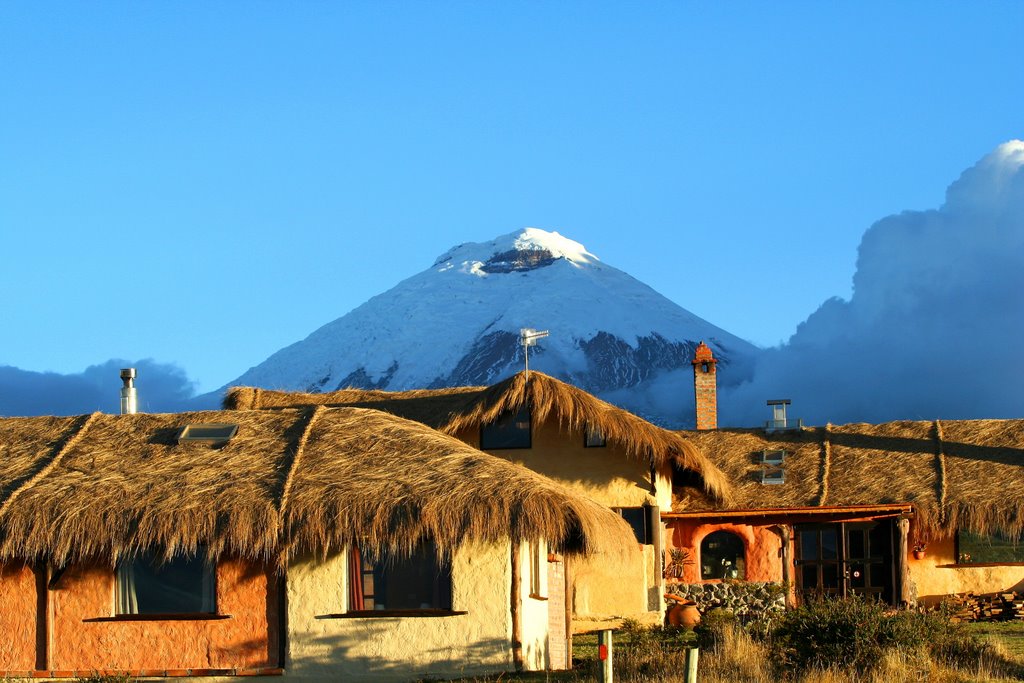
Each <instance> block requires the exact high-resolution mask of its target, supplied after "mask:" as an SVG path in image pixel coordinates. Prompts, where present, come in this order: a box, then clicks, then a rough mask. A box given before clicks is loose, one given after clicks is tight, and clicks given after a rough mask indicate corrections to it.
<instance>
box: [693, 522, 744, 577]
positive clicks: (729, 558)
mask: <svg viewBox="0 0 1024 683" xmlns="http://www.w3.org/2000/svg"><path fill="white" fill-rule="evenodd" d="M746 576H747V557H746V551H745V550H744V548H743V539H742V538H740V537H739V536H737V535H736V534H733V533H730V532H728V531H715V532H712V533H710V534H708V535H707V536H705V537H704V540H703V541H701V543H700V578H702V579H745V578H746Z"/></svg>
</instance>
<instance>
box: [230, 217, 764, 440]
mask: <svg viewBox="0 0 1024 683" xmlns="http://www.w3.org/2000/svg"><path fill="white" fill-rule="evenodd" d="M523 327H532V328H535V329H540V330H550V333H551V334H550V337H548V338H546V339H541V340H540V341H539V342H538V344H537V346H536V347H534V348H533V349H531V351H530V366H531V367H532V368H535V369H537V370H541V371H543V372H546V373H548V374H551V375H554V376H556V377H560V378H563V379H565V380H567V381H569V382H572V383H573V384H576V385H577V386H580V387H583V388H585V389H587V390H588V391H591V392H594V393H597V394H599V395H601V394H610V395H613V396H612V397H613V398H614V400H615V402H616V403H619V404H620V405H624V406H625V407H627V408H630V404H631V403H634V402H635V403H636V405H637V408H638V409H639V412H642V413H646V414H647V415H648V417H651V418H653V419H655V420H658V421H660V422H663V423H666V424H672V425H681V424H685V422H686V419H687V418H688V417H689V416H691V415H692V403H693V396H692V389H691V390H690V391H689V392H688V393H687V392H684V396H681V397H680V400H679V407H678V411H676V410H671V411H668V410H666V409H665V408H664V407H663V406H664V405H665V404H666V401H665V400H664V398H662V397H659V396H655V397H648V396H641V395H639V394H636V395H635V396H633V398H635V399H636V400H635V401H631V400H630V397H631V393H630V391H629V390H630V389H631V388H635V389H636V390H639V391H640V392H643V391H644V390H645V387H650V388H651V390H652V391H655V392H656V393H658V394H661V393H663V392H664V387H661V386H660V385H659V383H658V382H657V381H656V380H658V378H659V377H661V376H663V375H666V373H671V372H672V371H673V370H676V371H677V372H676V373H674V374H675V375H678V370H679V369H680V368H682V369H684V370H688V369H689V367H690V364H689V360H690V358H691V357H692V353H693V349H694V347H695V346H696V344H697V343H698V342H700V341H701V340H704V341H706V342H707V343H708V344H709V345H710V346H711V347H712V348H713V349H714V351H715V354H716V356H717V357H719V358H720V359H721V366H720V367H723V366H731V367H732V369H733V371H732V372H730V373H728V375H729V377H730V379H731V380H732V382H739V381H741V380H742V379H744V378H745V376H746V372H745V370H744V368H745V367H746V366H747V365H748V363H747V361H749V360H750V359H751V358H752V356H753V355H754V353H755V352H756V349H755V347H753V346H752V345H751V344H749V343H748V342H745V341H743V340H741V339H739V338H738V337H735V336H733V335H731V334H729V333H728V332H726V331H724V330H722V329H720V328H718V327H715V326H714V325H712V324H711V323H709V322H707V321H705V320H702V319H701V318H698V317H697V316H695V315H693V314H692V313H690V312H688V311H686V310H685V309H683V308H681V307H680V306H678V305H676V304H674V303H673V302H671V301H669V300H668V299H666V298H665V297H663V296H661V295H660V294H658V293H657V292H655V291H654V290H653V289H651V288H650V287H648V286H647V285H645V284H643V283H642V282H639V281H638V280H636V279H634V278H632V277H630V276H629V275H627V274H626V273H624V272H622V271H620V270H617V269H616V268H613V267H611V266H609V265H607V264H604V263H602V262H601V261H600V260H599V259H598V258H597V257H596V256H594V255H593V254H591V253H589V252H588V251H587V250H586V249H585V248H584V247H583V245H581V244H579V243H578V242H574V241H572V240H570V239H567V238H565V237H563V236H561V235H559V234H558V233H557V232H546V231H544V230H539V229H536V228H525V229H523V230H520V231H517V232H514V233H511V234H508V235H503V236H501V237H498V238H497V239H494V240H492V241H490V242H483V243H467V244H461V245H459V246H457V247H454V248H452V249H450V250H448V251H447V252H445V253H444V254H442V255H441V256H440V257H438V258H437V260H436V261H435V262H434V264H433V265H432V266H431V267H430V268H428V269H427V270H425V271H423V272H421V273H419V274H417V275H414V276H412V277H410V278H408V279H407V280H404V281H402V282H400V283H399V284H398V285H396V286H395V287H393V288H392V289H390V290H388V291H387V292H384V293H383V294H380V295H378V296H375V297H373V298H372V299H370V300H369V301H367V302H366V303H364V304H363V305H361V306H359V307H358V308H356V309H355V310H353V311H351V312H350V313H348V314H347V315H344V316H342V317H341V318H338V319H337V320H335V321H333V322H331V323H328V324H326V325H324V326H323V327H321V328H320V329H318V330H316V331H315V332H313V333H312V334H311V335H309V336H308V337H307V338H306V339H304V340H302V341H300V342H297V343H295V344H292V345H291V346H288V347H286V348H284V349H281V350H280V351H278V352H277V353H275V354H273V355H272V356H271V357H270V358H268V359H267V360H266V361H264V362H263V363H261V364H259V365H257V366H256V367H254V368H251V369H250V370H248V371H247V372H246V373H245V374H243V375H242V376H241V377H239V378H238V379H237V380H236V381H235V382H232V384H233V385H254V386H261V387H267V388H284V389H293V390H307V391H332V390H334V389H338V388H341V387H346V386H357V387H363V388H380V389H392V390H399V389H411V388H422V387H442V386H457V385H476V384H490V383H493V382H495V381H498V380H500V379H503V378H504V377H507V376H508V375H510V374H512V373H514V372H517V371H518V370H521V369H522V367H523V358H522V348H521V347H520V345H519V330H520V329H521V328H523ZM720 376H721V375H720ZM661 384H664V382H662V383H661ZM677 384H678V382H677V381H676V382H671V385H672V386H673V387H674V386H675V385H677ZM659 387H660V388H659ZM673 391H674V389H673ZM687 401H688V402H689V403H688V405H689V406H690V409H689V410H687V409H686V405H687V404H686V402H687ZM669 402H670V401H669ZM659 406H662V407H659ZM669 413H671V414H669Z"/></svg>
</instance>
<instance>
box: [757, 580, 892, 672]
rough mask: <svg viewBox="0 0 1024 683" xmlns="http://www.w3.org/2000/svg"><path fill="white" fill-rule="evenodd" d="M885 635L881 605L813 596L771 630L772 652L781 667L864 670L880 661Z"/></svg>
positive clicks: (789, 668) (801, 669)
mask: <svg viewBox="0 0 1024 683" xmlns="http://www.w3.org/2000/svg"><path fill="white" fill-rule="evenodd" d="M886 640H887V636H886V635H885V612H884V610H883V608H882V606H881V605H880V604H878V603H875V602H868V601H866V600H857V599H850V600H835V599H829V598H824V599H816V600H808V601H807V602H806V603H805V604H804V605H803V606H801V607H799V608H797V609H795V610H792V611H790V612H787V613H786V614H785V615H784V616H782V617H781V618H780V619H779V621H778V624H777V625H776V626H775V628H774V630H773V632H772V644H773V647H772V657H773V660H774V662H775V664H776V666H777V667H778V668H779V669H782V670H791V671H807V670H809V669H827V668H830V667H835V666H839V667H843V668H849V669H853V670H855V671H857V672H858V673H863V672H866V671H868V670H869V669H870V668H871V667H872V666H874V665H875V664H876V663H877V662H878V661H880V659H881V657H882V654H883V651H884V647H885V645H884V644H885V642H886Z"/></svg>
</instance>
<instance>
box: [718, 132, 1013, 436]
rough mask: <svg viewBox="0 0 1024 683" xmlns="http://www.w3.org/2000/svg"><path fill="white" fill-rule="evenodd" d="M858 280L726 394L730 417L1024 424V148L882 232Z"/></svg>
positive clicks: (982, 166) (862, 258) (883, 225)
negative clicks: (770, 411) (772, 411)
mask: <svg viewBox="0 0 1024 683" xmlns="http://www.w3.org/2000/svg"><path fill="white" fill-rule="evenodd" d="M828 257H829V255H828V254H822V258H825V259H827V258H828ZM853 285H854V287H853V294H852V296H851V298H850V300H849V301H844V300H840V299H835V298H834V299H829V300H828V301H825V302H824V303H823V304H822V305H821V306H820V307H819V308H818V310H817V311H815V312H814V313H813V314H812V315H811V316H810V317H808V318H807V320H806V321H804V322H803V323H801V324H800V325H799V327H798V328H797V331H796V333H795V334H794V335H793V336H792V337H791V338H790V339H789V341H788V342H787V343H785V344H783V345H781V346H779V347H776V348H772V349H769V350H767V351H765V352H764V353H763V354H762V355H761V356H760V357H759V358H758V359H757V362H756V368H755V371H754V374H753V378H752V380H751V381H749V382H746V383H744V384H742V385H740V386H739V387H737V388H735V389H726V390H724V391H722V392H721V394H720V398H719V405H720V414H721V418H722V422H723V423H725V424H733V425H752V424H756V423H757V422H758V421H760V420H763V419H765V417H766V414H767V409H766V407H765V400H766V399H772V398H790V399H792V400H793V406H792V413H791V415H793V416H797V417H803V418H804V419H805V421H806V422H809V423H812V424H823V423H825V422H828V421H831V422H833V423H842V422H853V421H864V422H878V421H885V420H893V419H935V418H948V419H952V418H984V417H1004V418H1005V417H1022V416H1024V349H1022V345H1021V342H1022V340H1024V142H1021V141H1019V140H1014V141H1011V142H1007V143H1005V144H1003V145H1000V146H999V147H998V148H996V149H995V150H994V151H993V152H992V153H990V154H988V155H987V156H985V157H984V158H983V159H982V160H981V161H979V162H978V163H977V164H976V165H975V166H973V167H972V168H970V169H968V170H967V171H965V172H964V173H963V174H962V175H961V176H960V178H959V179H958V180H957V181H956V182H954V183H953V184H952V185H951V186H950V187H949V188H948V190H947V192H946V200H945V203H944V204H943V205H942V206H941V207H940V208H939V209H936V210H931V211H906V212H903V213H900V214H898V215H894V216H889V217H887V218H883V219H882V220H880V221H878V222H877V223H875V224H874V225H873V226H871V228H870V229H868V231H867V232H866V233H865V234H864V237H863V239H862V241H861V244H860V248H859V252H858V259H857V270H856V273H855V275H854V281H853ZM777 294H778V296H779V301H780V302H784V301H785V293H784V292H778V293H777ZM765 305H771V304H770V302H768V303H766V304H765Z"/></svg>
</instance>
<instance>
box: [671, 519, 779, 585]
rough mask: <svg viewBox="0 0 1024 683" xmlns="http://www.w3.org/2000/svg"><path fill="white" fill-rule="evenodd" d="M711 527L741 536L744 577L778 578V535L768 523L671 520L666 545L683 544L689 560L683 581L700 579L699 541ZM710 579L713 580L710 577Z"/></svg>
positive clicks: (700, 581) (690, 581) (748, 579)
mask: <svg viewBox="0 0 1024 683" xmlns="http://www.w3.org/2000/svg"><path fill="white" fill-rule="evenodd" d="M715 531H728V532H730V533H733V534H735V535H736V536H738V537H740V538H741V539H743V547H744V550H745V552H746V563H747V572H746V579H745V580H747V581H755V582H777V581H782V554H781V553H782V539H780V538H779V536H778V534H776V533H774V532H772V531H770V530H769V529H768V527H764V526H751V525H749V524H701V523H700V521H699V520H688V519H687V520H673V521H672V523H671V524H670V525H669V533H670V539H671V540H670V542H669V544H668V547H669V548H685V549H688V550H689V551H690V553H691V559H692V560H693V563H692V564H690V565H688V566H686V567H685V568H684V570H683V578H682V582H683V583H702V580H701V578H700V562H701V557H700V544H701V542H702V541H703V540H704V538H705V537H706V536H707V535H708V534H711V533H714V532H715ZM711 581H717V579H712V580H711Z"/></svg>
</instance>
